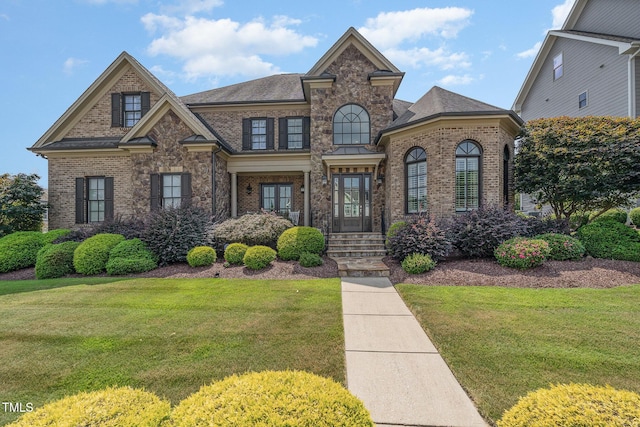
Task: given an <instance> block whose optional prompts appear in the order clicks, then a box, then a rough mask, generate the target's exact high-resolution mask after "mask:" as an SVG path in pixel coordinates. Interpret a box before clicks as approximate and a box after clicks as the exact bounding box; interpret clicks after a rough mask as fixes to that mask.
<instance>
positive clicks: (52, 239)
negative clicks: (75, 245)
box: [44, 228, 71, 243]
mask: <svg viewBox="0 0 640 427" xmlns="http://www.w3.org/2000/svg"><path fill="white" fill-rule="evenodd" d="M69 233H71V230H69V229H68V228H57V229H55V230H50V231H47V232H46V233H44V242H45V243H56V240H58V239H61V238H63V237H64V236H66V235H68V234H69Z"/></svg>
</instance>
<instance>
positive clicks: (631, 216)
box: [629, 207, 640, 228]
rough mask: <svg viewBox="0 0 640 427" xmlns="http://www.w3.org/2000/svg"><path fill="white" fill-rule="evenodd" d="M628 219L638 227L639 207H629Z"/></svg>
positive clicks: (639, 225)
mask: <svg viewBox="0 0 640 427" xmlns="http://www.w3.org/2000/svg"><path fill="white" fill-rule="evenodd" d="M629 219H630V220H631V223H632V224H633V225H635V226H636V227H639V228H640V207H637V208H633V209H631V211H630V212H629Z"/></svg>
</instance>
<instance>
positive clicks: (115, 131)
mask: <svg viewBox="0 0 640 427" xmlns="http://www.w3.org/2000/svg"><path fill="white" fill-rule="evenodd" d="M123 92H151V88H150V87H148V86H147V85H146V84H145V82H144V80H142V79H141V78H140V76H138V74H136V73H135V72H134V71H133V69H131V68H130V69H129V70H128V71H126V72H125V73H124V74H123V75H122V77H120V79H119V80H118V82H117V83H116V84H114V85H113V86H111V87H110V88H108V89H107V90H105V91H104V92H103V93H101V94H100V98H99V100H98V102H97V103H96V104H95V105H94V106H93V107H92V108H91V109H90V110H89V112H88V113H87V114H86V115H85V116H83V117H82V119H81V120H80V121H79V122H78V123H77V124H76V125H75V126H74V127H73V129H71V130H70V131H69V133H68V134H67V135H66V137H68V138H97V137H105V136H118V137H122V136H124V135H125V134H126V133H127V132H128V131H129V130H130V128H120V127H111V94H112V93H123ZM158 99H160V97H159V95H158V94H156V93H154V92H151V106H153V105H154V104H155V103H156V102H157V101H158Z"/></svg>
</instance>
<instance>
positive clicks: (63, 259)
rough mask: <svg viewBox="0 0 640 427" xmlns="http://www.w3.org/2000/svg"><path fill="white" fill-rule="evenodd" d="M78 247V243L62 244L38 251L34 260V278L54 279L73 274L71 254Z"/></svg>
mask: <svg viewBox="0 0 640 427" xmlns="http://www.w3.org/2000/svg"><path fill="white" fill-rule="evenodd" d="M79 245H80V243H79V242H63V243H59V244H57V245H47V246H45V247H43V248H42V249H40V251H38V257H37V259H36V278H37V279H55V278H57V277H63V276H66V275H67V274H71V273H74V272H75V269H74V267H73V252H74V251H75V250H76V248H77V247H78V246H79Z"/></svg>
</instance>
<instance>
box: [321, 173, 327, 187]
mask: <svg viewBox="0 0 640 427" xmlns="http://www.w3.org/2000/svg"><path fill="white" fill-rule="evenodd" d="M322 185H327V175H322Z"/></svg>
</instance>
